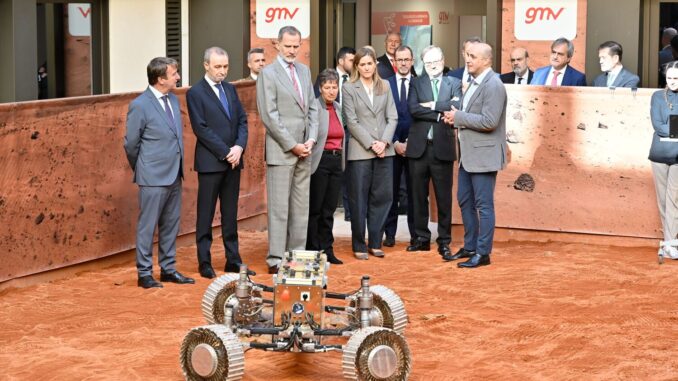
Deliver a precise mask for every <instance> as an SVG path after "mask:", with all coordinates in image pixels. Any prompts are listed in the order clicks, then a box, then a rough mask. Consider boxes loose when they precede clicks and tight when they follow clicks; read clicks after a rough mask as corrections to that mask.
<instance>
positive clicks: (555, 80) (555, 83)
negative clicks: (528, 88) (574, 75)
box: [551, 70, 560, 86]
mask: <svg viewBox="0 0 678 381" xmlns="http://www.w3.org/2000/svg"><path fill="white" fill-rule="evenodd" d="M558 74H560V72H559V71H558V70H554V71H553V78H551V86H558Z"/></svg>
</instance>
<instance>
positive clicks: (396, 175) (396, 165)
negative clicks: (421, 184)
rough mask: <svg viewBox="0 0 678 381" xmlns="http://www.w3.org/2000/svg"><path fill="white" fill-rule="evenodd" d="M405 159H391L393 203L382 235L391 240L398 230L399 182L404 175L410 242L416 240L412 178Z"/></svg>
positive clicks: (398, 156) (396, 156) (399, 157)
mask: <svg viewBox="0 0 678 381" xmlns="http://www.w3.org/2000/svg"><path fill="white" fill-rule="evenodd" d="M407 160H408V159H407V158H406V157H403V156H400V155H395V156H394V157H393V203H392V204H391V210H390V211H389V212H388V217H387V218H386V226H385V227H384V233H385V234H386V237H390V238H393V237H395V235H396V231H397V230H398V199H399V197H398V195H399V193H400V181H401V179H402V178H403V172H404V173H405V185H406V189H407V228H408V230H409V232H410V242H412V241H414V240H415V239H416V238H417V235H416V233H415V230H414V205H412V203H413V202H412V176H410V169H409V166H408V164H407Z"/></svg>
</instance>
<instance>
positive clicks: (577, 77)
mask: <svg viewBox="0 0 678 381" xmlns="http://www.w3.org/2000/svg"><path fill="white" fill-rule="evenodd" d="M573 55H574V44H573V43H572V41H570V40H568V39H567V38H565V37H561V38H558V39H557V40H555V41H553V43H552V44H551V58H550V60H551V65H550V66H544V67H541V68H539V69H537V70H535V72H534V75H533V76H532V81H530V85H542V86H543V85H546V86H586V76H584V73H582V72H580V71H578V70H576V69H575V68H573V67H572V66H570V65H569V63H570V61H571V60H572V56H573Z"/></svg>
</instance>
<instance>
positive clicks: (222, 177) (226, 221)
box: [195, 169, 242, 265]
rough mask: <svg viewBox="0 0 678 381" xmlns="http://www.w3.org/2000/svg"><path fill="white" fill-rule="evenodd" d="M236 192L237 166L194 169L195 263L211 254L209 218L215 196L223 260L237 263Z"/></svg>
mask: <svg viewBox="0 0 678 381" xmlns="http://www.w3.org/2000/svg"><path fill="white" fill-rule="evenodd" d="M239 195H240V169H235V170H230V169H229V170H226V171H224V172H210V173H198V202H197V203H198V216H197V219H196V226H195V241H196V244H197V247H198V264H203V263H204V264H210V263H211V261H212V255H211V253H210V248H211V246H212V221H213V220H214V212H215V209H216V207H217V199H219V204H220V211H221V234H222V239H223V242H224V251H225V252H226V261H227V263H230V264H234V265H236V264H240V263H242V260H241V259H240V251H239V250H238V196H239Z"/></svg>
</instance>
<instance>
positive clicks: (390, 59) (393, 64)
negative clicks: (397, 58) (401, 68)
mask: <svg viewBox="0 0 678 381" xmlns="http://www.w3.org/2000/svg"><path fill="white" fill-rule="evenodd" d="M388 60H389V61H391V67H392V68H393V72H394V73H397V72H398V69H397V68H396V65H395V62H394V61H393V58H389V59H388Z"/></svg>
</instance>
